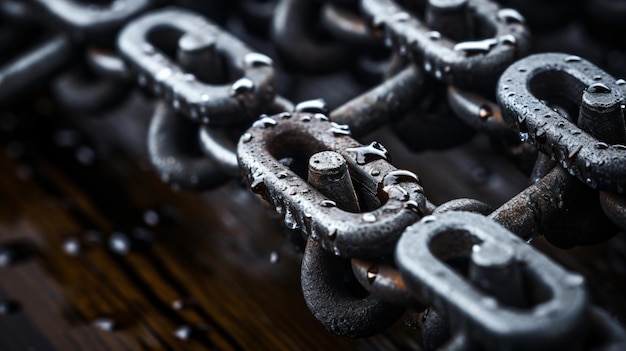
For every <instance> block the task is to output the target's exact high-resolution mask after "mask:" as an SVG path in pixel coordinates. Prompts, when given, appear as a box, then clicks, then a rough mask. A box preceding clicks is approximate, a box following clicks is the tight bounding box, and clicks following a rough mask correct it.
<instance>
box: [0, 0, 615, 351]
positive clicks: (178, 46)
mask: <svg viewBox="0 0 626 351" xmlns="http://www.w3.org/2000/svg"><path fill="white" fill-rule="evenodd" d="M579 9H584V10H582V11H578V10H579ZM625 9H626V7H625V6H624V5H623V4H622V3H621V2H619V1H611V0H606V1H600V2H593V3H592V2H591V1H584V0H578V1H575V2H574V4H572V3H571V2H567V1H551V2H547V3H544V2H541V1H514V0H511V1H504V0H503V1H501V2H500V3H496V2H494V1H489V0H448V1H444V0H428V1H426V0H422V1H400V0H397V1H394V0H345V1H339V0H334V1H330V0H326V1H324V0H267V1H261V0H239V1H234V2H232V3H230V2H229V4H226V2H222V1H217V0H215V1H208V2H206V3H205V4H202V5H201V4H193V2H189V1H156V0H155V1H150V0H116V1H111V2H106V4H103V3H102V2H101V1H95V0H94V1H93V3H92V2H91V1H81V2H76V1H71V0H54V1H52V0H30V1H9V0H6V1H2V2H0V15H1V16H2V19H3V21H2V25H1V26H0V35H1V36H2V38H4V39H5V40H4V42H5V43H6V44H3V47H2V51H1V59H2V66H1V68H0V104H2V105H7V104H9V103H10V102H11V101H12V99H16V98H19V97H20V96H22V95H23V94H25V93H26V92H28V91H29V89H32V88H34V87H35V86H36V85H38V84H41V82H44V81H45V82H47V83H49V84H51V86H52V91H53V92H54V93H55V96H56V98H57V100H58V101H59V102H60V103H62V104H63V105H65V106H66V107H67V108H69V109H73V110H79V111H98V110H102V109H105V108H111V107H114V106H116V105H117V104H119V103H121V101H122V100H123V99H124V97H125V96H127V95H128V94H129V93H130V91H132V90H134V89H140V90H142V91H144V92H145V93H146V94H148V95H149V96H150V97H151V98H153V99H154V101H155V110H154V115H153V117H152V121H151V125H150V128H149V131H148V149H149V151H150V157H151V162H152V164H153V166H154V167H155V169H156V170H157V171H158V172H159V174H160V175H161V177H162V179H163V180H164V181H166V182H170V183H172V184H176V185H177V186H181V187H184V188H188V189H193V190H197V191H200V190H209V189H212V188H215V187H218V186H220V185H221V184H223V183H224V182H226V181H228V180H229V179H232V178H242V180H243V181H244V182H245V183H247V184H248V185H249V187H250V188H251V190H252V191H253V192H255V193H257V194H260V195H261V196H262V197H263V198H264V199H265V200H266V201H268V202H269V203H270V204H271V205H272V206H273V207H274V208H275V209H276V211H277V212H278V213H280V214H281V215H282V216H283V218H284V224H285V225H286V226H287V227H288V228H290V229H296V228H300V229H301V231H302V236H303V238H304V239H305V240H306V242H307V244H306V249H305V251H304V257H303V264H302V272H301V274H302V275H301V279H302V289H303V293H304V298H305V301H306V303H307V305H308V306H309V308H310V309H311V312H312V313H313V314H314V315H315V316H316V318H318V319H319V320H320V322H321V323H322V324H323V325H324V326H325V327H326V328H327V329H328V330H330V331H331V332H334V333H336V334H339V335H343V336H348V337H365V336H369V335H372V334H375V333H378V332H382V331H384V330H385V329H386V328H388V327H389V326H390V325H392V324H393V323H394V322H395V321H396V320H397V319H398V318H400V316H401V315H402V314H403V313H404V312H405V311H407V310H408V311H412V312H422V311H424V313H423V323H421V329H422V340H423V345H424V348H425V349H426V350H434V349H443V350H469V349H480V350H539V349H554V348H563V347H566V348H568V349H575V350H590V349H594V350H608V349H619V348H621V347H626V333H625V332H624V330H623V329H622V328H621V327H620V326H619V325H617V323H616V322H615V321H614V320H612V319H611V318H610V317H608V316H607V315H606V313H605V312H603V311H602V310H600V309H599V308H598V307H596V306H593V304H592V303H591V302H590V298H589V296H588V293H587V290H586V288H585V281H584V279H583V277H582V276H580V275H578V274H576V273H573V272H567V271H566V270H565V269H564V268H562V267H560V266H559V265H557V264H556V263H554V262H552V261H551V260H550V259H548V258H547V257H546V256H544V255H543V254H541V253H540V252H539V251H537V250H535V249H533V247H532V246H530V245H528V244H527V243H526V241H530V240H532V238H534V237H536V236H540V235H543V236H545V237H546V239H547V240H548V241H549V242H550V243H552V244H553V245H556V246H558V247H572V246H576V245H589V244H597V243H600V242H604V241H606V240H608V238H610V237H611V236H613V235H614V234H615V233H617V232H618V231H619V230H622V231H626V220H625V218H626V198H625V191H626V190H625V188H626V174H624V172H625V170H626V168H625V165H626V162H625V161H626V146H624V145H626V128H625V126H624V112H623V110H624V104H625V98H624V96H626V90H625V89H626V81H624V80H622V79H616V78H614V77H613V76H612V75H610V74H609V73H607V72H605V71H604V69H606V70H607V71H610V72H612V73H613V74H616V75H620V74H626V69H624V68H625V67H626V65H624V64H623V63H622V62H621V61H620V58H623V57H624V54H625V53H626V51H624V43H623V38H621V37H619V36H615V35H613V33H616V31H623V27H624V21H623V18H624V14H626V10H625ZM526 18H527V19H528V20H526ZM573 22H577V23H582V24H583V26H582V28H583V30H584V31H585V33H586V34H588V35H586V36H585V37H584V40H583V41H584V42H583V43H582V44H581V43H576V44H578V45H579V46H576V45H574V46H572V47H571V52H570V53H568V54H559V53H546V52H545V51H548V50H542V49H541V48H540V47H538V46H537V45H536V42H535V40H534V39H533V38H532V37H531V31H532V33H533V34H534V33H554V32H555V31H557V30H559V28H562V27H563V26H564V25H565V24H567V23H573ZM232 23H242V24H243V26H242V27H241V28H239V29H238V31H237V33H236V34H234V33H231V32H230V30H226V29H224V28H226V27H229V28H232V27H233V26H232ZM33 26H35V27H37V28H39V29H43V31H45V33H51V34H49V35H43V36H42V35H40V33H39V32H40V31H37V30H26V29H28V28H31V27H33ZM235 28H236V27H235ZM23 33H25V34H27V38H26V39H25V37H24V35H22V34H23ZM615 38H617V39H615ZM17 43H19V45H17ZM248 43H250V46H254V47H255V48H258V49H251V48H250V46H249V44H248ZM589 47H591V48H594V50H590V51H591V52H589V55H590V56H589V58H588V60H587V59H586V57H585V55H584V53H586V51H582V49H585V48H589ZM581 48H582V49H581ZM577 51H582V52H577ZM531 53H532V55H530V56H527V55H529V54H531ZM575 54H578V56H576V55H575ZM592 62H593V63H592ZM72 63H77V64H72ZM599 66H600V67H602V68H600V67H599ZM603 68H604V69H603ZM345 72H350V74H352V75H353V78H354V80H355V81H358V82H360V85H359V89H360V91H362V93H361V95H358V96H355V97H354V98H353V99H352V100H350V101H348V102H345V103H343V104H340V105H339V106H337V107H336V108H334V109H333V110H332V111H329V109H328V106H327V104H326V103H325V102H324V101H323V100H320V99H312V100H307V101H302V102H300V103H298V104H295V106H294V104H293V103H292V102H291V101H289V100H288V99H286V98H284V97H282V96H280V95H279V94H288V95H290V94H289V89H290V87H292V86H293V81H294V80H298V79H303V77H309V78H310V77H314V76H316V75H322V74H325V75H332V74H341V73H345ZM134 82H136V84H135V83H134ZM427 106H430V107H427ZM428 108H430V109H431V110H432V109H435V110H436V111H438V112H435V113H434V118H432V119H431V121H428V120H427V119H426V118H424V117H418V118H415V117H413V116H415V115H417V116H420V115H422V116H423V115H425V112H424V110H426V109H428ZM405 116H411V118H410V121H409V124H399V125H400V126H401V127H396V130H395V132H396V134H397V135H398V136H399V137H400V138H401V139H403V141H404V142H405V143H406V144H407V145H408V146H410V147H412V148H414V149H417V150H428V149H436V148H447V147H450V146H453V145H459V144H461V143H463V142H464V141H465V140H467V139H468V138H469V137H471V136H472V135H473V134H474V133H483V134H486V135H488V136H489V137H490V138H491V139H492V140H493V145H494V147H495V148H497V149H498V151H502V152H503V153H504V154H506V155H508V156H509V159H510V160H511V165H512V167H517V168H519V169H521V170H523V171H524V172H526V174H527V175H528V176H529V178H530V180H531V181H532V184H531V185H530V186H529V187H528V188H526V189H525V190H523V191H522V192H520V193H519V194H517V195H516V196H514V197H513V198H511V199H510V200H509V201H508V202H506V203H505V204H503V205H502V206H500V207H498V208H493V207H491V206H489V205H487V204H485V203H482V202H480V201H478V200H475V199H456V200H452V201H449V202H447V203H444V204H441V205H439V206H436V205H435V204H433V203H431V202H430V201H429V200H428V199H427V197H426V195H425V190H426V191H427V190H428V189H427V187H426V189H424V187H423V186H422V184H421V182H420V179H419V177H418V175H416V174H415V173H413V172H410V171H408V170H401V169H397V168H396V167H394V166H393V165H392V164H391V158H390V155H389V153H388V151H387V150H386V149H385V147H384V146H383V145H382V144H380V143H379V142H376V141H371V140H367V139H366V136H367V135H369V134H370V133H371V132H374V131H376V130H378V129H379V128H381V127H384V126H388V125H390V123H394V122H398V121H400V120H401V119H403V118H405ZM450 116H453V117H450ZM406 125H410V126H411V129H410V130H408V131H407V130H406V127H405V126H406ZM403 129H404V130H403ZM612 347H613V348H612Z"/></svg>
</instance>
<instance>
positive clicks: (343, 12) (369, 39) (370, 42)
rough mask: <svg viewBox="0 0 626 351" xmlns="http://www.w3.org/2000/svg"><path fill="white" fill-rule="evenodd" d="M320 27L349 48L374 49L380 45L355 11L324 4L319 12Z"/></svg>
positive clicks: (378, 39) (378, 40) (379, 41)
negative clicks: (355, 46)
mask: <svg viewBox="0 0 626 351" xmlns="http://www.w3.org/2000/svg"><path fill="white" fill-rule="evenodd" d="M320 22H321V25H322V26H324V28H325V29H326V30H327V31H328V32H329V33H330V34H331V35H332V36H333V37H334V38H336V39H338V40H340V41H343V42H346V43H348V44H349V45H351V46H354V45H358V46H362V47H366V48H367V47H374V46H377V45H379V44H381V40H380V38H376V37H375V36H374V35H373V34H372V32H371V30H370V28H369V26H368V25H367V23H366V22H365V20H364V19H363V17H361V16H360V14H359V13H358V11H356V9H352V8H350V9H348V7H345V6H338V5H337V4H333V3H332V2H325V3H324V4H323V5H322V8H321V12H320Z"/></svg>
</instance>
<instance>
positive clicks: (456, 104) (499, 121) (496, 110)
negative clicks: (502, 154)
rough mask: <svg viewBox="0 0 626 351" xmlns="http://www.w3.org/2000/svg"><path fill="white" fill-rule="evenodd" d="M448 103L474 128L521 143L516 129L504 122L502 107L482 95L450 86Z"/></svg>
mask: <svg viewBox="0 0 626 351" xmlns="http://www.w3.org/2000/svg"><path fill="white" fill-rule="evenodd" d="M448 103H449V104H450V107H451V108H452V110H453V111H454V113H455V114H456V115H457V116H458V117H459V118H460V119H461V120H462V121H463V122H465V123H467V124H468V125H470V126H471V127H472V128H474V129H476V130H479V131H481V132H484V133H487V134H489V135H492V136H497V137H500V138H502V139H504V140H506V141H508V142H513V141H515V142H516V143H519V142H520V141H519V137H518V135H517V132H516V131H515V129H514V128H513V127H511V125H510V124H508V123H507V122H506V121H505V120H504V116H502V111H501V110H500V106H498V104H497V103H495V102H493V101H490V100H489V99H487V98H485V97H483V96H482V95H481V94H479V93H476V92H470V91H467V90H463V89H460V88H457V87H453V86H450V87H449V88H448Z"/></svg>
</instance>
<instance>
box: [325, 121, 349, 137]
mask: <svg viewBox="0 0 626 351" xmlns="http://www.w3.org/2000/svg"><path fill="white" fill-rule="evenodd" d="M329 130H330V132H331V133H333V135H335V136H350V135H351V134H352V132H351V131H350V126H348V125H347V124H339V123H335V122H330V129H329Z"/></svg>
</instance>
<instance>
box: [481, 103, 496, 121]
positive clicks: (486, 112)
mask: <svg viewBox="0 0 626 351" xmlns="http://www.w3.org/2000/svg"><path fill="white" fill-rule="evenodd" d="M491 116H493V111H492V110H491V107H489V105H482V106H480V108H479V109H478V117H479V118H480V120H481V121H483V122H484V121H486V120H488V119H489V117H491Z"/></svg>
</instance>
